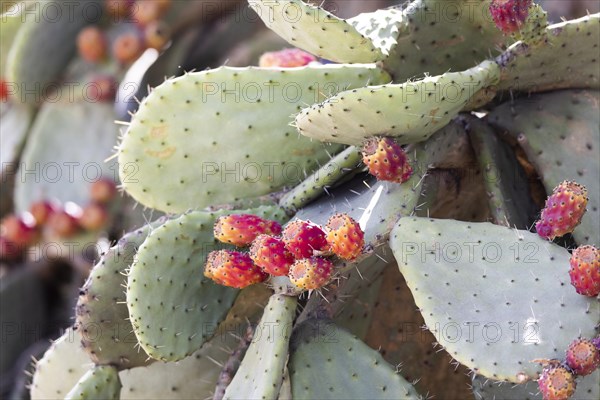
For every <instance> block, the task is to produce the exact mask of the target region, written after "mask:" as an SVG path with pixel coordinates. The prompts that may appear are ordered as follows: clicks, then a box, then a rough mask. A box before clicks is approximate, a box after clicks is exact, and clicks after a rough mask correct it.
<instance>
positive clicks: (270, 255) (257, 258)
mask: <svg viewBox="0 0 600 400" xmlns="http://www.w3.org/2000/svg"><path fill="white" fill-rule="evenodd" d="M250 258H252V261H254V264H256V265H258V266H259V267H260V268H261V269H262V270H263V271H265V272H266V273H268V274H271V275H273V276H286V275H287V274H288V272H289V271H290V267H291V266H292V264H293V263H294V261H295V259H294V256H293V255H292V253H290V252H289V251H288V249H286V248H285V243H283V240H281V239H279V238H276V237H274V236H270V235H260V236H258V237H257V238H256V239H254V242H252V246H250Z"/></svg>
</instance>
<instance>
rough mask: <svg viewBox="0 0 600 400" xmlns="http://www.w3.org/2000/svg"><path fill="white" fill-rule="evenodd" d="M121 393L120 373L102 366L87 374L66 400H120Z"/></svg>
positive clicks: (110, 367)
mask: <svg viewBox="0 0 600 400" xmlns="http://www.w3.org/2000/svg"><path fill="white" fill-rule="evenodd" d="M120 393H121V381H120V379H119V371H118V370H117V369H116V368H115V367H113V366H110V365H100V366H95V367H94V368H92V369H90V370H89V371H88V372H86V373H85V374H84V375H83V376H82V377H81V379H79V381H78V382H77V383H76V384H75V386H74V387H73V389H71V391H70V392H69V393H67V395H66V396H65V400H96V399H97V400H112V399H114V400H119V395H120Z"/></svg>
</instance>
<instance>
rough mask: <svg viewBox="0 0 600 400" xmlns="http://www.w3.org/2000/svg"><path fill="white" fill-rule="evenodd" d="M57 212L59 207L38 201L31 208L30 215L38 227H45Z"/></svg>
mask: <svg viewBox="0 0 600 400" xmlns="http://www.w3.org/2000/svg"><path fill="white" fill-rule="evenodd" d="M56 210H57V207H56V206H55V205H54V204H53V203H52V202H50V201H47V200H42V201H37V202H35V203H33V204H32V205H31V207H29V213H30V214H31V215H32V216H33V219H34V220H35V224H36V225H37V226H40V225H44V224H45V223H46V221H48V218H50V215H51V214H52V213H54V212H55V211H56Z"/></svg>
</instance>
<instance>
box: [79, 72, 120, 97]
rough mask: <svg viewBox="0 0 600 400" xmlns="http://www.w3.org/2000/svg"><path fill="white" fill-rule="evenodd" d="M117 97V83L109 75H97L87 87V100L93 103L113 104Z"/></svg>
mask: <svg viewBox="0 0 600 400" xmlns="http://www.w3.org/2000/svg"><path fill="white" fill-rule="evenodd" d="M116 96H117V81H116V80H115V78H113V77H112V76H109V75H97V76H95V77H94V78H93V79H92V81H91V82H90V83H89V84H88V85H87V89H86V99H87V100H88V101H91V102H112V101H114V100H115V97H116Z"/></svg>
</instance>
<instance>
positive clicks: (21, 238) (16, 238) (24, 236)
mask: <svg viewBox="0 0 600 400" xmlns="http://www.w3.org/2000/svg"><path fill="white" fill-rule="evenodd" d="M0 230H1V235H2V236H3V237H5V238H6V239H8V240H9V241H10V242H12V243H14V244H16V245H17V246H21V247H27V246H30V245H32V244H33V243H34V242H35V240H36V238H37V230H36V229H35V222H34V219H33V217H30V218H23V217H18V216H16V215H9V216H7V217H5V218H4V219H3V220H2V224H1V225H0Z"/></svg>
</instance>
